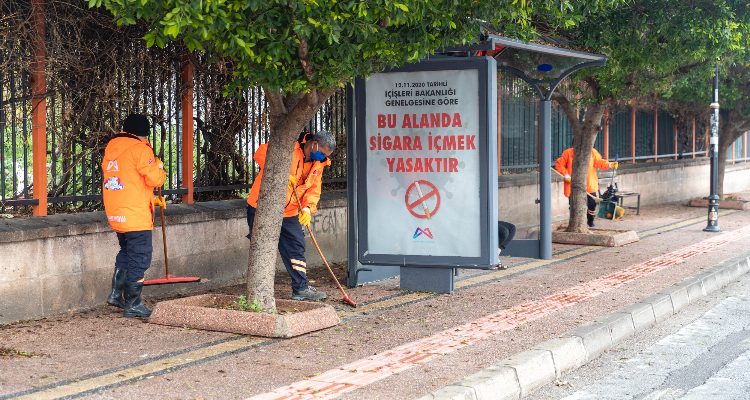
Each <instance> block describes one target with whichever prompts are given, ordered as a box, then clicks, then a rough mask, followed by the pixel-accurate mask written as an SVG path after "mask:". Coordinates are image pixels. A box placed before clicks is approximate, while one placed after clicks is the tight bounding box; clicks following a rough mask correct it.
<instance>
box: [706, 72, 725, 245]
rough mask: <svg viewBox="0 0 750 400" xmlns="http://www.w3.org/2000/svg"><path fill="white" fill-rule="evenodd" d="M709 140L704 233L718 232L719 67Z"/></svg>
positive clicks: (716, 73)
mask: <svg viewBox="0 0 750 400" xmlns="http://www.w3.org/2000/svg"><path fill="white" fill-rule="evenodd" d="M711 111H712V113H711V140H710V141H709V146H710V147H709V155H710V156H711V194H710V195H709V196H708V225H706V227H705V228H704V229H703V230H704V231H706V232H719V231H721V229H720V228H719V194H718V190H717V186H718V182H719V65H718V64H717V65H716V69H715V70H714V101H713V102H712V103H711Z"/></svg>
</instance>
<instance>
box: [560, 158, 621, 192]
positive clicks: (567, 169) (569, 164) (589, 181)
mask: <svg viewBox="0 0 750 400" xmlns="http://www.w3.org/2000/svg"><path fill="white" fill-rule="evenodd" d="M555 169H556V170H557V171H558V172H560V173H561V174H563V175H573V148H572V147H571V148H568V149H565V151H563V152H562V155H560V158H558V159H557V161H555ZM596 169H609V162H607V160H605V159H603V158H602V155H601V154H599V152H598V151H596V149H591V159H590V160H589V170H588V172H587V174H586V192H588V193H594V192H596V191H597V190H599V176H597V174H596ZM564 191H565V197H570V183H569V182H565V185H564Z"/></svg>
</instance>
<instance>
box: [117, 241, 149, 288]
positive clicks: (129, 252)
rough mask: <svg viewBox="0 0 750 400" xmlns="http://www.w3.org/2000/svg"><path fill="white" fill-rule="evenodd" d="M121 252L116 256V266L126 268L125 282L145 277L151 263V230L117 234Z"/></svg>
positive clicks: (136, 280)
mask: <svg viewBox="0 0 750 400" xmlns="http://www.w3.org/2000/svg"><path fill="white" fill-rule="evenodd" d="M117 241H118V242H120V252H119V253H117V257H116V258H115V268H120V269H124V270H125V282H138V281H140V280H141V279H143V276H144V275H145V274H146V270H147V269H148V267H149V266H150V265H151V253H152V252H153V246H152V244H151V231H135V232H125V233H118V234H117Z"/></svg>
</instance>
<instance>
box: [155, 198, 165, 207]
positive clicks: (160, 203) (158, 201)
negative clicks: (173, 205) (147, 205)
mask: <svg viewBox="0 0 750 400" xmlns="http://www.w3.org/2000/svg"><path fill="white" fill-rule="evenodd" d="M154 205H155V206H159V207H161V208H164V209H166V208H167V201H166V200H165V199H164V196H154Z"/></svg>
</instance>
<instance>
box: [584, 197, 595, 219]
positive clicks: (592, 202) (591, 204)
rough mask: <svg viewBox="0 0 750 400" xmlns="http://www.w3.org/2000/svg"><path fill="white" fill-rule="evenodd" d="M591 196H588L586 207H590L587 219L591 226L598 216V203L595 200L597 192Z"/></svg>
mask: <svg viewBox="0 0 750 400" xmlns="http://www.w3.org/2000/svg"><path fill="white" fill-rule="evenodd" d="M589 194H590V195H591V196H586V206H587V207H588V213H587V215H586V219H587V221H588V223H589V225H591V224H593V223H594V217H595V216H596V201H595V200H594V198H595V197H596V192H594V193H589Z"/></svg>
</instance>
